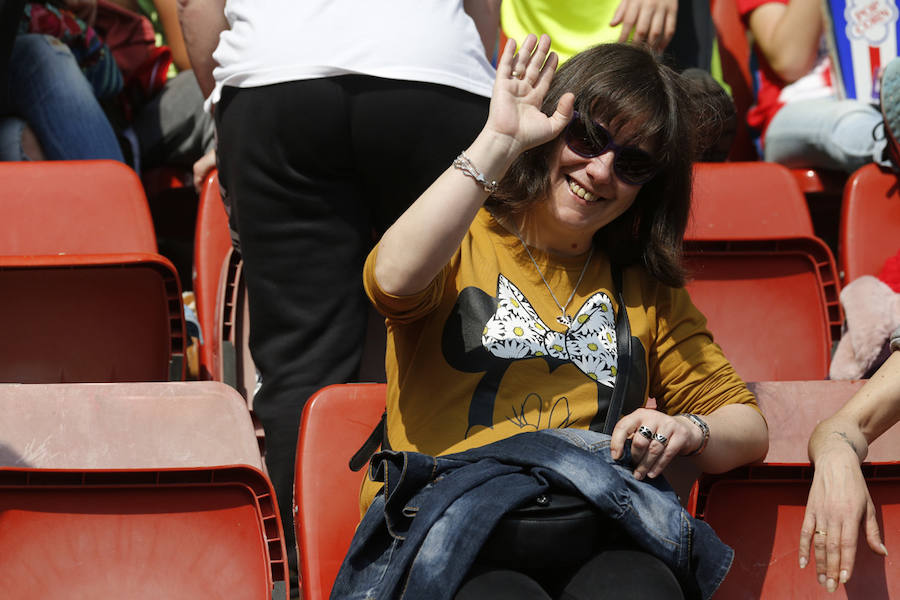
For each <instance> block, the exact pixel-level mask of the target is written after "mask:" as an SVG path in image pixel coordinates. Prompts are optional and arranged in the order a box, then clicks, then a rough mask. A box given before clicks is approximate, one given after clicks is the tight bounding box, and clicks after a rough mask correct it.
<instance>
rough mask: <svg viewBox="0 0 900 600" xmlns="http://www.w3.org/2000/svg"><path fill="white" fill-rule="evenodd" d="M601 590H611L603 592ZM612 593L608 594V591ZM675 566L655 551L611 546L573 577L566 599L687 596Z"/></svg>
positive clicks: (598, 599)
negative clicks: (669, 565)
mask: <svg viewBox="0 0 900 600" xmlns="http://www.w3.org/2000/svg"><path fill="white" fill-rule="evenodd" d="M599 590H608V592H600V595H598V591H599ZM606 593H608V595H604V594H606ZM683 596H684V595H683V593H682V590H681V586H680V585H679V583H678V580H677V579H676V578H675V575H674V574H673V573H672V570H671V569H669V567H667V566H666V564H665V563H663V562H662V561H661V560H660V559H658V558H656V557H655V556H653V555H652V554H648V553H646V552H641V551H639V550H608V551H606V552H602V553H600V554H598V555H597V556H595V557H594V558H592V559H591V560H589V561H588V562H587V563H586V564H585V565H584V566H583V567H582V568H581V569H579V571H578V572H577V573H576V574H575V576H574V577H572V579H571V581H570V582H569V584H568V585H567V586H566V588H565V590H564V591H563V594H562V596H561V598H562V600H587V599H591V600H601V599H603V598H607V597H608V598H633V599H635V600H639V599H641V598H654V599H657V598H666V599H678V598H683Z"/></svg>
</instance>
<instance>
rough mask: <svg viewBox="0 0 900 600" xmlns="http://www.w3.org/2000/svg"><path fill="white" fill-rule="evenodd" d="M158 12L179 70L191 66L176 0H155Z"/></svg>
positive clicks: (167, 42)
mask: <svg viewBox="0 0 900 600" xmlns="http://www.w3.org/2000/svg"><path fill="white" fill-rule="evenodd" d="M153 5H154V6H155V7H156V14H157V15H159V23H160V26H161V27H162V30H163V35H164V36H165V38H166V46H168V47H169V49H170V50H171V51H172V59H173V60H174V61H175V66H176V67H178V70H179V71H186V70H187V69H190V68H191V61H190V59H189V58H188V54H187V48H186V47H185V45H184V36H183V35H182V34H181V25H180V24H179V22H178V6H177V5H176V3H175V0H153Z"/></svg>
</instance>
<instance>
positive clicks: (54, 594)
mask: <svg viewBox="0 0 900 600" xmlns="http://www.w3.org/2000/svg"><path fill="white" fill-rule="evenodd" d="M281 531H282V530H281V526H280V522H279V517H278V511H277V509H276V507H275V500H274V493H273V491H272V487H271V484H270V483H269V482H268V480H267V479H266V477H265V476H264V475H263V474H262V473H261V472H260V471H258V470H256V469H253V468H251V467H247V466H238V467H211V468H198V469H163V470H127V471H112V470H100V471H77V470H76V471H57V470H43V469H8V468H5V469H0V555H2V556H3V560H2V561H0V582H2V585H3V590H4V591H3V596H4V597H5V598H10V599H11V600H19V599H21V600H25V599H27V598H103V597H120V598H131V599H135V600H142V599H147V600H149V599H151V598H152V599H154V600H156V599H158V598H167V599H169V600H179V599H184V600H187V599H193V598H229V599H231V598H235V599H237V598H241V599H247V600H253V599H256V600H269V599H270V598H271V597H272V592H273V582H274V581H282V580H284V579H285V570H286V568H285V564H286V563H285V549H284V539H283V536H282V535H281ZM284 597H285V598H287V597H288V594H287V592H285V596H284Z"/></svg>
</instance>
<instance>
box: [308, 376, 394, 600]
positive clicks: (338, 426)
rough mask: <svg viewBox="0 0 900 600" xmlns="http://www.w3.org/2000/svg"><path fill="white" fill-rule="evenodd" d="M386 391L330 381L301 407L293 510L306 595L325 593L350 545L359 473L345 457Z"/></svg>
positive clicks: (320, 598)
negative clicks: (352, 469)
mask: <svg viewBox="0 0 900 600" xmlns="http://www.w3.org/2000/svg"><path fill="white" fill-rule="evenodd" d="M385 390H386V387H385V385H384V384H378V383H347V384H340V385H332V386H328V387H326V388H324V389H322V390H319V391H318V392H317V393H316V394H314V395H313V396H312V397H311V398H310V399H309V401H308V402H307V403H306V407H305V408H304V410H303V420H302V422H301V424H300V438H299V440H298V443H297V463H296V473H295V477H294V515H295V525H296V528H297V545H298V548H299V552H300V556H299V564H300V581H301V582H302V584H303V596H304V598H305V600H324V599H325V598H328V596H329V594H330V593H331V587H332V586H333V585H334V580H335V577H337V573H338V570H339V569H340V566H341V563H342V562H343V560H344V555H345V554H346V553H347V550H348V549H349V548H350V540H351V539H352V538H353V532H354V531H355V530H356V525H357V524H358V523H359V519H360V515H359V487H360V484H361V483H362V479H363V476H364V475H363V473H361V472H360V473H354V472H353V471H351V470H350V467H349V466H348V461H349V460H350V457H351V456H353V454H354V453H355V452H356V451H357V450H358V449H359V448H360V446H362V444H363V442H364V441H365V440H366V439H367V438H368V437H369V434H370V433H372V429H373V428H374V427H375V425H376V424H377V423H378V420H379V419H380V417H381V415H382V413H383V412H384V403H385ZM325 473H327V476H323V474H325Z"/></svg>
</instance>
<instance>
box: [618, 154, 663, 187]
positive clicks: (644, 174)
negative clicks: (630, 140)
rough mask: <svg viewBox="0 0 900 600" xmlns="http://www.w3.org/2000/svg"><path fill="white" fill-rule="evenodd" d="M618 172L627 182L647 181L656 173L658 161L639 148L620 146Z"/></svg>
mask: <svg viewBox="0 0 900 600" xmlns="http://www.w3.org/2000/svg"><path fill="white" fill-rule="evenodd" d="M615 169H616V174H617V175H618V176H619V177H620V178H621V179H622V181H624V182H626V183H633V184H634V183H646V182H648V181H649V180H651V179H652V178H653V176H654V175H655V174H656V163H655V162H654V160H653V157H651V156H650V155H649V154H647V153H646V152H644V151H643V150H640V149H638V148H619V150H618V151H617V152H616V162H615Z"/></svg>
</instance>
